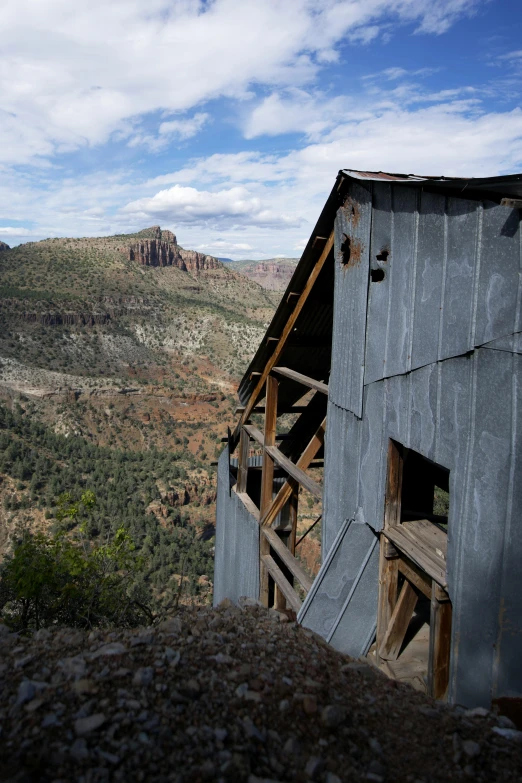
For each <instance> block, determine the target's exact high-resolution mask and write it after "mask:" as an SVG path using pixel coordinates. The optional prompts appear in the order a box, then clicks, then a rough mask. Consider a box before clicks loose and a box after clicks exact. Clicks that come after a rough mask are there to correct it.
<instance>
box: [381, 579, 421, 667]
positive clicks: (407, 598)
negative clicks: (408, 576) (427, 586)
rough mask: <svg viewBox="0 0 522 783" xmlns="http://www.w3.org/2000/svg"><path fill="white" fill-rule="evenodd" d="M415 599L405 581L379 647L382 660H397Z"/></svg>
mask: <svg viewBox="0 0 522 783" xmlns="http://www.w3.org/2000/svg"><path fill="white" fill-rule="evenodd" d="M417 599H418V595H417V592H416V590H415V588H414V587H413V586H412V585H411V584H410V582H408V581H407V580H406V581H405V582H404V584H403V586H402V589H401V592H400V594H399V598H398V600H397V603H396V604H395V608H394V610H393V614H392V616H391V619H390V624H389V625H388V628H387V630H386V633H385V634H384V639H383V640H382V644H381V645H380V647H379V656H380V657H381V658H384V660H385V661H395V660H397V657H398V655H399V653H400V650H401V647H402V643H403V641H404V637H405V636H406V631H407V630H408V625H409V624H410V620H411V616H412V614H413V610H414V609H415V605H416V603H417Z"/></svg>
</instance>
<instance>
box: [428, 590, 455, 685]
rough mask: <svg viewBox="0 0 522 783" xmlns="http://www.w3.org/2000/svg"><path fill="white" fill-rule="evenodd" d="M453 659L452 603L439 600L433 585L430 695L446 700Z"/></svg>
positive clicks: (429, 668)
mask: <svg viewBox="0 0 522 783" xmlns="http://www.w3.org/2000/svg"><path fill="white" fill-rule="evenodd" d="M450 657H451V602H450V600H449V598H448V599H447V600H442V601H441V600H439V598H438V597H437V587H436V584H435V582H434V583H433V588H432V595H431V612H430V650H429V659H428V693H429V695H430V696H433V698H434V699H444V698H445V696H446V692H447V690H448V684H449V669H450Z"/></svg>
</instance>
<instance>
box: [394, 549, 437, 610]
mask: <svg viewBox="0 0 522 783" xmlns="http://www.w3.org/2000/svg"><path fill="white" fill-rule="evenodd" d="M398 564H399V571H400V572H401V574H402V575H403V576H405V577H406V579H408V580H409V581H410V582H411V583H412V585H415V587H416V588H417V590H420V592H421V593H424V595H425V596H426V598H429V599H430V600H431V585H432V580H431V579H430V577H429V576H428V575H427V574H426V572H425V571H423V570H422V569H421V568H419V566H418V565H416V564H415V563H414V562H413V560H410V559H409V558H408V557H405V556H404V555H401V557H400V558H399V561H398Z"/></svg>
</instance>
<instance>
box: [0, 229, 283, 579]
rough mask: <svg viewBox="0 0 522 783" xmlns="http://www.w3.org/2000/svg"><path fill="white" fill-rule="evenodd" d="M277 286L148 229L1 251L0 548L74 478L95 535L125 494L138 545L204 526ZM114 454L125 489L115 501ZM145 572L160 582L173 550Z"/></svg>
mask: <svg viewBox="0 0 522 783" xmlns="http://www.w3.org/2000/svg"><path fill="white" fill-rule="evenodd" d="M278 298H279V295H278V294H276V293H274V292H270V291H266V290H264V289H263V288H262V287H261V286H260V285H258V284H257V283H255V282H253V281H252V280H249V279H248V278H246V277H245V276H243V275H242V274H240V273H239V272H238V271H236V270H235V269H233V268H230V267H229V266H228V265H224V264H222V263H221V262H220V261H219V260H218V259H216V258H214V257H212V256H207V255H204V254H200V253H197V252H195V251H191V250H186V249H184V248H183V247H181V246H180V245H179V244H178V243H177V239H176V237H175V235H174V234H172V233H171V232H170V231H168V232H167V231H161V229H160V228H159V227H158V226H154V227H151V228H149V229H145V230H143V231H140V232H137V233H135V234H127V235H117V236H112V237H103V238H94V239H93V238H83V239H71V238H68V239H67V238H64V239H47V240H44V241H41V242H30V243H27V244H24V245H20V246H18V247H15V248H12V249H9V248H6V249H4V250H2V252H1V253H0V406H2V404H3V406H4V407H0V419H1V421H0V437H1V438H2V448H3V450H0V504H1V511H0V556H1V555H2V553H3V552H5V551H6V550H7V548H8V547H9V544H10V542H12V541H13V540H14V538H15V537H16V535H17V531H19V530H20V527H21V526H22V527H23V526H29V527H30V528H31V529H47V528H49V526H50V525H52V524H53V518H54V517H53V514H54V505H55V502H56V497H57V495H58V494H59V493H60V492H63V491H65V490H70V491H73V492H75V493H76V494H78V493H80V491H81V490H82V489H86V488H87V489H92V490H93V491H95V492H96V494H97V495H98V496H99V497H100V506H99V512H97V513H99V517H100V519H99V525H98V526H97V530H98V532H100V531H106V532H107V531H109V530H110V528H111V522H110V519H111V513H112V516H113V517H115V515H116V517H117V518H121V519H122V520H123V521H125V520H127V522H128V521H129V514H128V512H127V510H126V508H127V500H126V498H127V499H128V498H129V497H130V498H132V504H133V508H134V511H133V513H134V517H136V520H137V521H136V520H135V522H136V524H134V522H133V521H132V519H131V520H130V526H131V527H133V529H134V534H135V535H136V537H137V543H138V545H139V547H140V551H141V549H142V548H143V547H145V543H144V541H145V538H146V537H147V529H148V528H150V531H149V533H151V532H152V531H153V530H155V531H156V532H155V533H154V537H155V538H156V540H157V542H159V541H160V539H161V540H163V538H164V539H165V544H164V545H162V548H163V549H165V550H167V549H169V547H170V544H171V543H172V541H173V540H174V539H173V536H174V538H176V536H177V537H178V538H179V535H181V533H179V535H178V533H176V531H175V530H174V529H176V530H178V531H180V530H182V529H184V527H186V526H187V525H189V527H190V528H191V530H192V534H191V537H190V540H191V541H192V540H196V539H197V538H198V537H201V536H202V535H204V537H205V538H208V537H209V536H211V535H212V531H213V527H212V524H213V519H214V505H213V504H214V499H215V477H214V472H213V469H212V468H211V467H210V462H211V461H212V460H213V459H215V458H216V456H217V455H218V454H219V452H220V449H221V437H222V436H223V435H224V434H226V424H227V423H228V422H229V421H230V417H231V411H232V410H233V406H234V405H235V404H236V400H235V397H234V393H235V388H236V385H237V380H238V379H239V377H240V376H241V374H242V372H243V371H244V367H245V366H246V365H247V363H248V361H249V360H250V357H251V355H252V353H253V351H254V350H255V348H256V347H257V344H258V342H259V340H260V339H261V337H262V335H263V334H264V331H265V328H266V323H267V322H268V321H269V319H270V318H271V316H272V313H273V311H274V308H275V305H276V303H277V301H278ZM8 411H10V412H11V413H10V417H9V416H8V415H7V414H8ZM31 427H33V429H31ZM49 444H51V445H50V446H49ZM11 445H12V447H13V448H14V449H15V451H16V450H17V449H18V450H19V449H21V450H22V451H21V452H20V453H18V451H16V454H15V456H14V457H13V454H12V453H11V452H10V451H9V449H10V448H11ZM11 451H12V449H11ZM122 454H124V455H126V456H125V461H126V470H127V471H129V476H132V481H131V485H132V490H129V492H130V495H129V492H127V494H125V493H123V494H122V493H120V496H119V499H118V498H117V497H116V495H114V493H113V496H112V498H111V497H110V494H111V493H110V491H109V490H110V486H111V482H116V483H117V482H120V481H121V468H119V467H118V463H119V462H120V461H121V459H122V457H121V455H122ZM35 455H36V456H35ZM78 455H83V456H82V457H81V461H82V460H84V458H85V459H86V460H87V462H86V463H85V465H84V467H83V468H82V471H83V475H82V476H80V475H79V473H78V463H77V461H78V459H80V457H79V456H78ZM85 455H87V456H85ZM39 456H40V457H41V458H42V460H43V462H42V461H40V462H39V463H38V465H39V469H38V471H37V477H36V478H35V472H34V471H35V465H36V463H35V459H36V460H37V457H39ZM37 461H38V460H37ZM82 464H83V462H82ZM145 465H147V468H146V469H145ZM100 466H101V467H100ZM144 471H145V472H144ZM107 481H108V482H109V484H108V485H107V486H105V484H106V482H107ZM108 491H109V495H107V492H108ZM110 509H112V511H109V510H110ZM131 517H132V514H131ZM134 517H133V519H134ZM147 520H148V521H147ZM116 521H117V520H116ZM136 525H137V526H136ZM205 531H206V532H205ZM174 534H175V535H174ZM158 537H159V538H158ZM162 537H163V538H162ZM187 540H188V539H187ZM183 548H184V549H187V546H185V545H183ZM149 549H150V546H149ZM151 551H152V550H151ZM169 551H170V550H169ZM205 557H206V555H205ZM203 561H205V558H204V557H203V558H202V559H201V563H200V566H201V567H200V569H199V574H207V575H208V572H209V570H210V568H209V565H208V562H209V561H205V563H206V564H205V565H204V564H203ZM198 567H199V566H198ZM151 569H152V570H151V572H150V576H151V578H152V577H154V580H155V581H156V582H157V581H158V579H157V578H156V575H157V573H159V570H161V571H162V574H163V576H164V577H166V578H167V579H168V575H169V574H170V573H172V572H173V571H174V572H175V571H176V569H177V570H178V571H179V553H178V555H175V554H174V547H172V554H171V555H168V556H167V555H165V556H162V558H161V563H159V562H158V563H156V564H153V565H152V566H151ZM169 569H170V570H169ZM193 571H194V573H193V576H194V577H196V576H197V573H196V572H197V568H196V567H194V569H193ZM210 576H211V574H210Z"/></svg>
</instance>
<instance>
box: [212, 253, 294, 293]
mask: <svg viewBox="0 0 522 783" xmlns="http://www.w3.org/2000/svg"><path fill="white" fill-rule="evenodd" d="M298 263H299V259H298V258H266V259H263V260H262V261H253V260H251V259H245V260H243V261H232V262H230V263H229V264H228V265H227V266H229V267H232V268H233V269H234V270H235V271H237V272H239V273H240V274H242V275H244V276H245V277H248V278H249V279H250V280H253V281H254V282H256V283H258V284H259V285H260V286H262V287H263V288H264V289H265V290H267V291H284V290H285V289H286V287H287V285H288V283H289V282H290V279H291V277H292V275H293V273H294V270H295V268H296V266H297V264H298Z"/></svg>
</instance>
